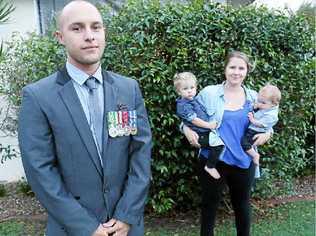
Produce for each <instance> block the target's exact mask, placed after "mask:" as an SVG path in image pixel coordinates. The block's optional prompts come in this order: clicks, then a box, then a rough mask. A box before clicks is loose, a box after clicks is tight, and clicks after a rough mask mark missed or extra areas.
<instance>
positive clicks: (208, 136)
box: [173, 72, 224, 179]
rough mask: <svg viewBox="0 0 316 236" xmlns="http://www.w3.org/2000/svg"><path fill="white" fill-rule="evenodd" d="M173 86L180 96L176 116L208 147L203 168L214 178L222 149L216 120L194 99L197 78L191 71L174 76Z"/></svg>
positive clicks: (216, 176) (216, 174) (202, 144)
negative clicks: (207, 154) (206, 158)
mask: <svg viewBox="0 0 316 236" xmlns="http://www.w3.org/2000/svg"><path fill="white" fill-rule="evenodd" d="M173 82H174V86H175V88H176V91H177V93H178V94H179V95H180V96H181V98H179V99H177V116H179V117H180V118H181V119H182V121H183V123H184V124H185V125H186V126H188V127H190V128H191V129H192V130H194V131H195V132H197V133H198V135H199V144H200V145H201V147H205V148H208V149H209V150H210V152H209V153H210V155H209V156H208V160H207V162H206V166H205V168H204V169H205V170H206V171H207V172H208V173H209V174H210V175H211V176H212V177H213V178H215V179H219V178H220V174H219V173H218V171H217V170H216V168H215V166H216V163H217V161H218V160H219V157H220V155H221V153H222V151H223V149H224V143H223V141H222V140H221V139H220V137H219V136H218V135H217V133H216V130H215V129H216V127H217V122H216V121H215V120H212V118H213V117H210V116H209V115H208V114H207V112H206V109H205V107H204V106H203V105H202V104H201V103H200V102H199V101H198V100H197V99H196V97H195V95H196V87H197V86H196V84H197V80H196V77H195V76H194V74H192V73H191V72H183V73H179V74H176V75H175V76H174V80H173Z"/></svg>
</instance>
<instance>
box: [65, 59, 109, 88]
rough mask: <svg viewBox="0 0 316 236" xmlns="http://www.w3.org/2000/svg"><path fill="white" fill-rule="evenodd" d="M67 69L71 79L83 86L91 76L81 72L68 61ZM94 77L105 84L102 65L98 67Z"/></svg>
mask: <svg viewBox="0 0 316 236" xmlns="http://www.w3.org/2000/svg"><path fill="white" fill-rule="evenodd" d="M66 69H67V72H68V74H69V75H70V77H71V78H72V79H73V80H74V81H76V82H77V83H78V84H80V85H81V86H82V85H83V84H84V83H85V82H86V80H87V79H88V78H89V77H90V76H91V75H88V74H87V73H86V72H84V71H82V70H80V69H79V68H78V67H76V66H74V65H72V64H71V63H69V62H68V61H67V62H66ZM92 76H93V77H95V78H96V79H97V80H98V81H99V82H100V83H101V84H102V83H103V78H102V69H101V65H100V66H99V67H98V69H97V70H96V72H95V73H94V74H93V75H92Z"/></svg>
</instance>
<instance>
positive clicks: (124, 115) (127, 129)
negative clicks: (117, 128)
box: [122, 111, 131, 136]
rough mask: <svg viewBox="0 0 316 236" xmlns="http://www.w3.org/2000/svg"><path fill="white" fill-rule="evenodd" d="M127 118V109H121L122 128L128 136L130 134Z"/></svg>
mask: <svg viewBox="0 0 316 236" xmlns="http://www.w3.org/2000/svg"><path fill="white" fill-rule="evenodd" d="M128 118H129V115H128V111H122V122H123V130H124V135H125V136H128V135H130V134H131V131H130V127H129V125H128Z"/></svg>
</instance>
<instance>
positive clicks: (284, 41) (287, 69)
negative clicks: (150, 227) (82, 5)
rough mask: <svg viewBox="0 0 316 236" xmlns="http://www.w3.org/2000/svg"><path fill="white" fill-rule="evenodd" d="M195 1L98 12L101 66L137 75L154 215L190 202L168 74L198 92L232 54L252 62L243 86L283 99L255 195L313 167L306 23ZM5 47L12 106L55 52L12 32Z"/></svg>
mask: <svg viewBox="0 0 316 236" xmlns="http://www.w3.org/2000/svg"><path fill="white" fill-rule="evenodd" d="M202 2H203V1H193V3H191V4H187V5H179V4H165V5H161V4H160V3H159V1H157V0H152V1H130V2H129V3H128V4H127V5H126V6H125V7H124V8H122V10H121V11H120V12H119V14H118V15H117V16H113V17H112V18H110V17H109V14H108V9H106V8H101V11H102V14H103V16H104V20H105V22H106V24H107V35H108V39H107V48H106V51H105V54H104V57H103V59H102V63H103V66H104V67H105V68H108V69H109V70H113V71H115V72H118V73H121V74H124V75H127V76H130V77H132V78H135V79H137V80H138V81H139V83H140V85H141V88H142V91H143V96H144V98H145V103H146V107H147V109H148V112H149V117H150V123H151V126H152V130H153V135H154V139H153V141H154V148H153V180H152V188H151V194H150V198H149V208H148V209H151V210H154V211H155V212H156V213H166V212H168V211H170V210H173V209H178V208H180V207H181V209H190V208H192V207H196V205H197V204H198V203H199V187H198V181H197V171H196V164H197V155H196V154H197V150H194V149H193V148H191V147H190V146H189V145H188V143H187V141H186V140H185V139H184V137H183V135H181V133H180V132H179V130H178V125H179V120H178V118H177V117H176V116H175V114H174V113H175V99H176V93H175V92H174V89H173V84H172V77H173V75H174V74H175V73H176V72H181V71H192V72H193V73H195V74H196V76H197V77H198V79H199V87H200V88H202V87H204V86H206V85H210V84H216V83H221V82H222V81H223V80H224V77H223V70H224V68H223V66H224V59H225V57H226V55H227V53H228V52H229V51H230V50H233V49H235V50H241V51H244V52H246V53H247V54H248V55H250V57H251V59H252V61H253V63H254V64H255V69H254V71H253V72H252V73H250V75H249V77H248V78H247V81H246V82H245V83H246V86H248V87H250V88H252V89H255V90H258V88H259V87H260V86H262V85H263V84H265V83H266V82H271V83H273V84H275V85H277V86H278V87H279V88H280V89H281V91H282V96H283V97H282V103H281V105H280V117H279V118H280V121H279V123H278V125H277V127H275V135H274V137H273V139H272V141H271V142H270V143H269V144H268V145H265V146H264V147H262V148H260V153H261V155H262V157H263V158H262V162H261V168H262V178H261V179H260V180H259V181H258V182H257V185H256V189H255V192H254V194H255V196H257V197H267V196H272V195H277V194H279V192H280V191H283V190H284V187H288V190H290V189H291V180H292V178H293V177H295V176H297V175H301V174H304V171H305V170H306V169H313V168H314V135H315V133H314V114H315V105H314V101H315V97H314V93H315V81H314V78H315V49H314V36H315V32H314V27H311V24H310V23H309V21H308V20H306V17H304V16H302V15H291V14H290V15H289V14H287V13H284V12H271V11H269V10H267V9H266V8H263V7H260V8H254V7H244V8H231V7H229V6H223V5H216V4H203V3H202ZM8 47H9V50H8V52H7V55H6V60H5V61H4V62H2V63H0V76H1V78H2V82H1V83H2V84H1V89H2V92H4V93H6V94H7V95H8V97H9V98H10V100H11V102H12V103H13V104H14V105H15V106H17V107H18V106H19V104H20V99H21V97H20V91H21V88H22V86H24V85H25V84H27V83H30V82H32V81H35V80H38V79H40V78H43V77H45V76H47V75H48V74H50V73H52V72H53V71H55V70H56V69H57V68H59V67H62V65H63V64H64V58H65V53H64V51H63V48H62V47H61V46H59V45H58V44H57V42H56V41H55V39H54V38H53V37H52V36H51V35H48V36H38V35H35V34H31V35H30V36H29V37H28V38H26V39H23V38H21V37H20V36H18V35H16V36H14V37H13V38H12V41H11V42H10V43H9V44H8Z"/></svg>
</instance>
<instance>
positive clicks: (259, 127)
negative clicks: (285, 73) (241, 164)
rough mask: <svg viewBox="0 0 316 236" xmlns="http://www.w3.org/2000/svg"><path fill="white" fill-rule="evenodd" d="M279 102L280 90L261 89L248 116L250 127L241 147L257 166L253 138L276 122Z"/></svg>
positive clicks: (273, 88) (256, 154) (258, 157)
mask: <svg viewBox="0 0 316 236" xmlns="http://www.w3.org/2000/svg"><path fill="white" fill-rule="evenodd" d="M280 100H281V92H280V90H279V89H278V88H277V87H276V86H273V85H270V84H268V85H266V86H264V87H262V88H261V89H260V91H259V93H258V98H257V101H256V103H255V104H254V112H251V113H249V114H248V117H249V121H250V125H249V127H248V130H247V132H246V134H245V136H244V137H243V138H242V141H241V146H242V147H243V149H244V150H245V151H246V152H247V153H248V154H249V155H250V156H251V157H252V158H253V162H254V163H255V164H256V165H259V159H260V155H259V153H258V152H256V151H255V149H254V148H253V146H252V145H253V143H254V141H255V140H254V139H253V137H254V136H255V135H256V134H258V133H266V132H268V131H270V130H271V129H272V127H273V126H274V125H275V124H276V123H277V122H278V112H279V103H280Z"/></svg>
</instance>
